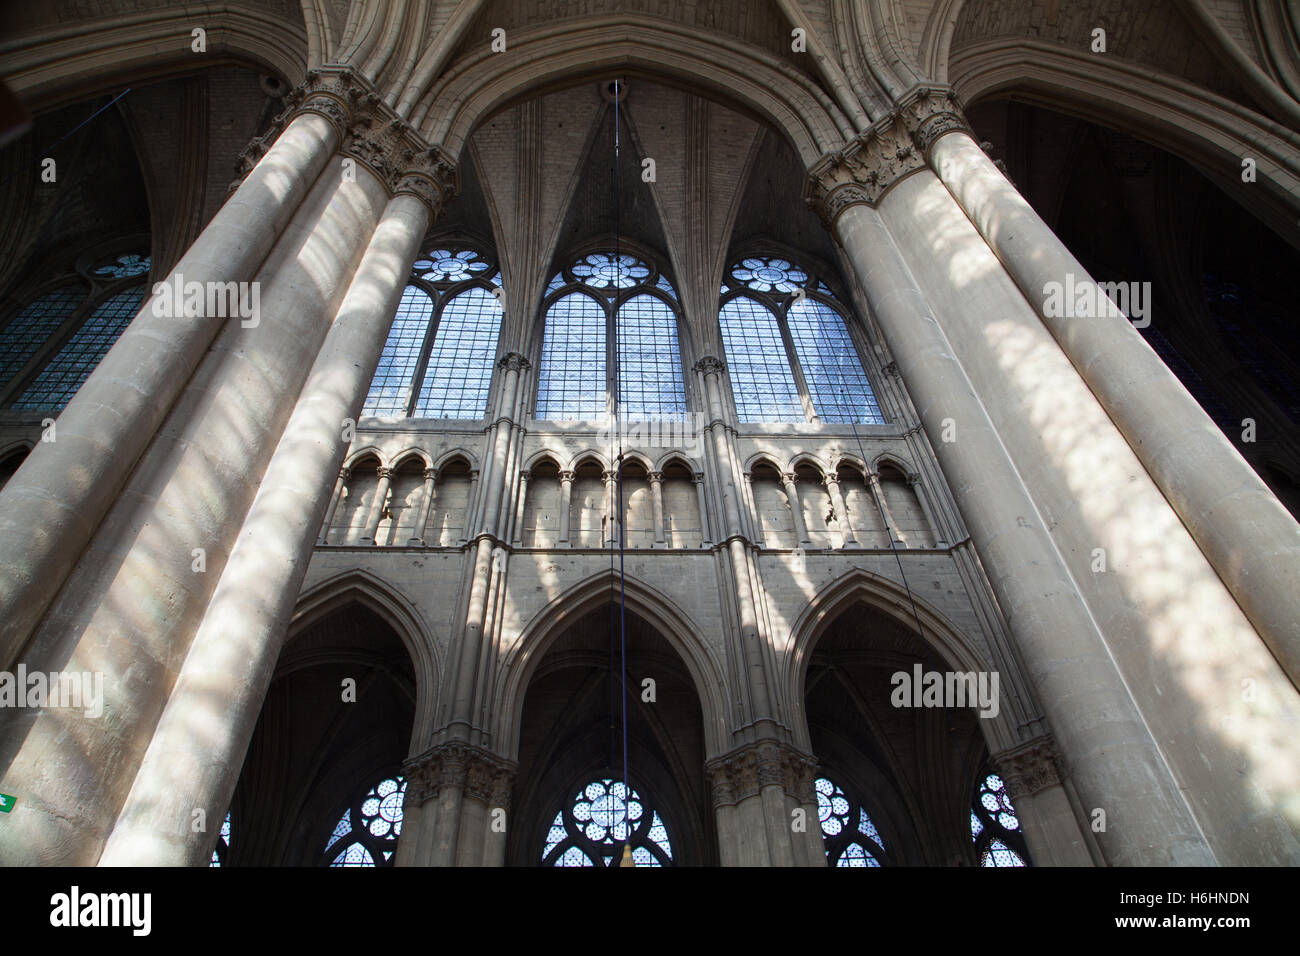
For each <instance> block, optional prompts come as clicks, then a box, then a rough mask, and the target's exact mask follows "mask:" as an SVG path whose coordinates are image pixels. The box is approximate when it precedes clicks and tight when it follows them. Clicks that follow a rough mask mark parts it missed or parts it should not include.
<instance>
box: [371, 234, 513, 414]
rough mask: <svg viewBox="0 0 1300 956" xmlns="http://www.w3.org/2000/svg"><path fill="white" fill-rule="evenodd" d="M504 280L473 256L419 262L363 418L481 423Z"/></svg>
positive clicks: (452, 252) (437, 255)
mask: <svg viewBox="0 0 1300 956" xmlns="http://www.w3.org/2000/svg"><path fill="white" fill-rule="evenodd" d="M500 285H501V277H500V275H499V274H498V273H497V272H495V271H494V269H493V267H492V263H491V262H490V261H489V260H488V259H487V258H485V257H484V256H483V255H482V254H481V253H479V252H478V251H477V250H474V249H454V248H451V247H447V248H440V249H435V250H433V251H432V252H430V253H429V254H428V255H425V256H422V257H421V258H419V259H417V260H416V261H415V264H414V265H413V267H412V276H411V281H410V284H409V285H407V287H406V290H405V292H403V294H402V299H401V302H400V303H399V305H398V307H397V314H396V315H395V316H394V318H393V324H392V327H391V328H390V329H389V333H388V340H387V341H386V342H385V343H384V350H383V352H382V353H381V355H380V358H379V366H378V368H377V369H376V370H375V376H374V378H373V379H372V380H371V383H370V392H369V394H368V395H367V396H366V404H365V407H364V409H363V411H362V414H364V415H374V416H378V417H383V418H405V417H408V416H415V417H419V418H456V419H465V420H472V419H479V418H482V417H483V416H484V415H486V414H487V401H488V392H489V391H490V389H491V386H492V369H493V365H494V359H495V358H496V350H497V338H498V336H499V335H500V332H501V321H502V318H503V317H504V312H503V311H502V307H501V301H500V298H499V295H500Z"/></svg>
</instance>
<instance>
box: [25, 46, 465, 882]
mask: <svg viewBox="0 0 1300 956" xmlns="http://www.w3.org/2000/svg"><path fill="white" fill-rule="evenodd" d="M305 87H306V88H305V90H304V91H302V92H300V93H298V94H295V95H294V96H293V97H291V101H290V102H291V105H292V106H295V108H300V109H303V110H309V111H310V112H311V114H312V117H313V119H310V120H309V121H308V122H309V124H311V123H314V122H315V119H314V117H324V116H328V117H329V122H330V123H332V124H333V126H334V135H332V136H325V137H323V138H322V137H316V138H314V139H313V140H312V141H311V143H310V144H308V145H307V147H306V148H305V149H304V151H303V153H302V154H301V155H299V156H297V159H298V161H299V162H300V163H301V166H300V169H299V170H298V171H297V172H296V173H295V174H292V175H291V174H290V173H289V171H288V170H286V169H284V168H283V165H282V164H280V165H277V164H278V163H280V160H285V159H286V158H287V157H289V156H292V155H293V153H294V150H296V149H297V147H293V144H294V143H295V142H296V137H298V134H297V133H294V132H293V131H294V130H297V129H300V118H301V117H299V116H297V115H296V114H287V115H286V116H285V117H282V118H281V120H280V126H279V127H278V128H284V127H286V126H287V128H286V129H285V131H284V132H283V133H282V134H280V138H285V137H288V143H289V145H290V146H291V147H293V149H291V150H290V151H289V153H287V154H286V153H285V152H284V151H282V150H281V149H280V143H279V139H277V140H276V142H275V145H273V146H271V147H270V149H269V150H268V151H267V152H266V153H265V155H264V156H263V157H262V159H261V161H260V162H258V163H257V164H256V165H255V166H254V167H253V169H252V170H251V172H250V173H249V176H248V179H247V181H246V183H245V185H244V186H241V187H239V190H238V191H237V192H236V194H235V197H236V198H238V197H239V196H240V195H241V194H243V193H244V192H245V191H246V190H247V189H249V188H250V184H255V183H259V182H261V183H263V185H265V184H266V182H267V181H268V177H270V178H271V179H274V178H276V177H279V178H282V179H283V181H284V185H285V188H286V189H287V192H286V193H285V194H284V196H282V197H280V199H278V200H277V199H275V197H272V196H270V195H263V194H261V193H259V190H258V189H252V194H253V195H257V196H260V198H261V200H262V201H263V202H265V203H266V204H267V205H268V207H269V208H271V209H277V208H278V207H279V203H280V202H281V201H284V202H288V201H290V200H292V199H294V197H295V195H296V196H297V199H299V200H301V201H300V202H298V203H296V206H297V208H294V209H292V210H291V221H290V222H289V225H288V226H287V228H283V229H280V228H272V225H271V224H270V223H268V222H266V218H265V216H261V215H258V214H257V213H250V212H249V211H248V210H242V211H240V212H239V215H240V216H243V217H246V218H247V221H248V222H251V223H253V224H254V226H255V228H256V226H257V225H258V224H260V226H261V228H262V229H264V230H266V231H267V232H268V233H269V234H270V235H269V236H268V237H267V238H266V240H265V241H266V243H267V247H268V248H269V256H268V257H267V258H266V261H265V262H264V263H263V264H262V267H261V270H260V271H259V272H258V273H257V274H256V279H255V281H258V282H260V283H261V285H262V295H261V309H262V314H261V316H260V319H259V321H258V322H257V323H255V324H251V325H249V326H247V327H245V326H242V325H241V323H240V322H239V321H238V320H237V319H236V320H229V321H225V322H216V321H214V320H213V319H212V318H208V319H206V320H204V321H205V322H206V323H207V324H208V325H211V326H215V327H216V328H215V329H213V330H212V334H213V335H214V336H215V337H216V342H215V345H213V347H212V350H211V352H210V353H209V354H208V356H207V357H206V358H205V359H204V360H203V361H202V363H201V364H199V367H198V369H197V371H195V373H194V375H193V377H192V379H191V380H190V381H189V383H188V384H187V385H185V386H184V389H183V392H182V393H181V394H180V395H179V398H178V401H177V402H176V406H175V408H174V409H172V411H171V413H170V416H169V417H168V418H167V420H166V422H165V423H164V424H163V427H162V428H161V429H157V430H154V429H151V430H150V431H149V434H148V435H147V436H146V438H147V439H148V445H149V447H148V451H147V452H146V454H145V456H144V458H143V459H142V461H141V463H140V464H139V465H138V466H137V467H136V469H135V472H134V474H133V475H132V478H131V480H130V482H129V483H128V484H127V485H126V487H125V488H124V489H123V490H122V492H121V494H120V495H119V497H118V500H117V502H116V504H114V505H113V508H112V509H111V511H110V512H109V514H108V515H107V516H106V517H105V519H104V521H103V522H102V524H101V526H100V528H99V530H98V531H96V533H95V536H94V539H93V541H92V542H91V547H90V548H89V550H87V552H86V554H85V556H84V557H83V559H82V562H81V564H80V565H79V566H78V568H77V570H76V571H75V572H74V580H70V581H69V584H68V586H67V587H66V588H65V590H64V593H63V594H61V595H60V596H59V598H58V600H57V601H56V603H55V604H54V605H53V607H52V608H51V611H50V614H49V615H48V616H47V621H46V623H45V624H43V625H42V628H41V630H40V631H39V632H38V633H37V634H36V636H35V637H34V639H33V641H32V642H31V644H30V645H29V648H28V651H27V660H28V662H29V666H32V665H37V666H48V664H49V663H52V662H53V660H55V659H57V660H58V661H59V662H60V663H61V664H62V665H63V666H64V667H65V668H71V669H79V670H80V669H84V670H93V671H100V672H103V673H104V674H105V687H106V695H105V696H106V701H105V718H106V719H104V720H100V721H87V720H83V719H80V715H79V714H78V715H75V716H70V715H69V713H68V712H66V711H63V712H60V711H58V710H54V709H51V710H49V711H44V712H40V713H38V714H32V715H23V714H19V715H15V716H16V718H17V720H15V721H13V722H12V723H13V724H18V723H20V722H21V723H24V724H26V725H27V726H16V725H11V726H7V727H6V728H5V731H6V732H5V734H4V739H5V741H6V743H5V747H6V748H7V754H6V757H7V759H6V761H5V765H6V767H7V769H6V771H5V776H4V785H5V787H6V788H13V789H17V790H19V791H20V792H22V793H24V794H29V795H31V796H30V798H29V799H28V801H27V804H26V807H25V809H26V811H27V812H25V813H23V814H18V813H15V814H14V816H13V818H12V821H6V822H7V825H6V827H5V828H4V833H3V835H0V858H3V859H5V860H6V861H8V862H27V863H70V864H82V865H85V864H91V863H94V862H96V860H101V862H104V863H106V864H113V863H118V864H122V863H127V864H178V863H191V864H193V863H197V862H200V861H201V860H202V859H203V858H204V856H205V854H206V853H208V852H210V850H211V847H210V845H209V840H210V837H209V836H206V835H204V834H202V833H198V834H195V833H194V832H193V831H192V829H191V826H190V824H191V820H192V818H193V812H194V811H195V810H198V809H202V810H204V811H205V813H206V816H207V818H208V819H218V820H219V819H220V817H221V814H222V813H224V810H225V807H226V806H227V805H228V803H229V799H230V794H231V792H232V791H233V788H234V785H235V780H236V778H237V775H238V772H239V768H240V766H241V764H242V760H243V756H244V752H245V750H246V748H247V745H248V740H249V737H250V735H251V733H252V728H253V726H254V724H255V722H256V717H257V714H258V712H259V709H260V707H261V704H262V700H263V697H264V695H265V690H266V686H267V684H268V683H269V681H270V677H271V674H272V672H273V669H274V666H275V661H276V660H277V658H278V654H279V647H280V642H281V641H282V640H283V636H284V633H285V627H286V625H287V622H288V618H289V615H290V614H291V612H292V608H293V605H294V602H295V600H296V596H297V593H298V590H299V589H300V587H301V583H302V580H303V575H304V574H305V572H306V566H307V562H308V560H309V558H310V555H311V550H312V547H313V545H314V543H315V541H316V537H317V532H318V530H319V528H320V526H321V522H322V519H323V517H324V515H325V512H326V509H327V508H328V505H329V500H330V493H331V490H332V488H333V485H334V481H333V480H332V479H333V478H334V476H335V475H337V474H338V471H339V467H340V465H341V463H342V458H343V455H344V452H345V448H346V446H345V444H344V442H343V441H342V433H343V424H344V422H345V420H347V419H355V417H356V415H357V414H358V413H359V411H360V407H361V404H362V402H363V401H364V397H365V392H366V388H367V386H368V384H369V381H370V377H371V375H372V374H373V371H374V368H375V365H376V364H377V362H378V358H379V353H380V350H381V349H382V346H383V342H384V340H385V338H386V335H387V326H388V322H387V320H388V317H389V316H390V315H391V314H392V312H393V310H394V309H395V308H396V303H397V300H398V298H399V297H400V295H401V291H402V288H403V286H404V281H405V276H406V274H407V272H408V270H409V268H410V263H411V262H412V261H413V260H414V257H415V253H416V251H417V248H418V244H419V242H420V240H421V238H422V237H423V235H424V233H425V232H426V230H427V227H428V223H429V222H430V220H431V218H432V217H433V216H435V215H437V213H438V211H439V210H440V209H441V207H442V204H443V202H444V201H445V200H446V198H447V197H449V196H450V195H451V194H452V193H454V191H455V189H456V181H455V172H454V169H453V168H452V167H451V165H450V164H449V163H447V162H446V161H445V159H444V158H443V156H442V155H441V153H440V151H438V150H437V149H436V148H431V147H429V146H428V145H427V144H425V143H423V142H422V141H420V140H419V137H418V136H416V135H415V134H414V132H413V131H412V130H411V129H410V127H407V126H405V125H404V124H401V123H396V122H393V118H392V117H391V116H388V115H383V116H382V121H380V120H379V115H380V114H384V110H385V107H383V106H382V104H381V103H377V102H376V101H375V99H374V98H373V97H371V96H370V95H369V93H368V91H367V90H366V88H365V85H364V83H363V82H362V81H360V80H357V79H356V78H355V77H354V76H353V75H352V74H351V73H350V71H348V70H346V69H336V70H330V71H322V72H314V73H312V74H310V75H309V77H308V80H307V83H306V84H305ZM291 134H292V135H291ZM298 145H299V146H303V144H301V143H299V144H298ZM336 148H341V149H342V152H343V155H342V156H340V155H338V154H337V153H336V152H335V150H336ZM322 153H323V155H321V154H322ZM276 157H280V160H277V159H276ZM345 159H346V160H348V161H350V162H351V163H353V164H355V165H349V164H348V163H345ZM268 164H269V167H270V168H269V170H268V171H267V172H265V173H264V172H263V167H264V166H267V165H268ZM313 171H314V172H313ZM309 174H310V177H311V179H312V180H314V182H308V183H307V185H309V186H310V191H309V192H306V193H305V195H304V194H303V193H301V192H297V191H296V187H294V188H290V187H292V183H293V182H296V181H297V176H299V175H301V176H304V177H306V176H308V175H309ZM273 200H274V201H273ZM232 201H233V200H232ZM230 208H231V207H230V206H229V205H228V206H227V207H226V209H223V212H222V213H221V214H219V216H218V218H217V219H216V220H214V223H213V225H214V226H215V225H216V224H217V223H219V222H220V221H221V220H222V217H223V216H224V215H225V213H226V210H227V209H230ZM212 228H213V227H212V226H210V227H209V230H208V232H211V231H212ZM208 232H205V234H204V235H205V236H207V235H208ZM217 238H219V237H217ZM261 241H263V238H262V237H261V236H258V237H257V238H256V240H255V242H261ZM205 243H206V246H213V244H214V243H216V239H215V238H214V239H210V240H205V239H204V238H202V237H201V238H200V240H199V242H197V243H196V245H195V249H200V248H201V247H205ZM216 244H217V245H219V243H216ZM193 251H194V250H191V253H192V252H193ZM244 254H245V253H244V252H243V251H240V252H239V254H238V255H235V253H234V252H232V253H231V258H232V259H239V258H240V257H242V256H243V255H244ZM189 256H190V253H187V257H186V258H188V257H189ZM186 258H183V259H182V266H183V265H184V263H185V261H186ZM227 267H228V264H227ZM180 269H181V267H178V271H179V270H180ZM185 271H186V273H187V274H186V280H187V281H188V280H189V279H191V278H196V277H197V275H200V274H202V273H196V274H190V273H189V272H188V269H186V270H185ZM221 278H222V279H228V278H231V277H230V275H229V274H225V275H222V276H221ZM176 322H177V326H176V329H177V331H172V330H168V337H170V336H172V335H174V334H179V330H180V328H181V327H184V326H187V322H188V320H180V319H177V320H176ZM147 326H148V323H147V322H146V323H133V325H132V327H131V329H132V330H136V331H139V330H140V329H141V328H147ZM129 334H130V332H128V335H129ZM125 338H126V336H124V339H125ZM173 361H175V362H176V363H178V365H179V366H180V367H182V368H183V366H184V364H185V360H184V359H182V358H175V357H174V358H173ZM254 363H256V367H255V368H254ZM166 365H167V363H166V362H160V361H159V358H158V354H157V349H156V348H155V350H154V352H153V354H152V355H151V356H150V361H149V367H150V368H161V367H165V366H166ZM100 369H101V371H102V370H103V369H104V366H102V365H101V367H100ZM176 371H177V370H176V369H172V370H170V371H168V372H167V373H166V375H170V374H174V373H176ZM96 374H99V373H96ZM166 375H164V376H163V377H166ZM144 377H145V378H148V375H145V376H144ZM187 377H188V376H187ZM129 378H130V377H129V376H124V380H125V379H129ZM139 380H140V376H137V377H136V379H135V382H134V383H133V384H134V385H136V386H137V387H138V383H139ZM165 393H166V389H163V390H162V394H163V400H165ZM83 394H84V392H83ZM109 407H113V406H112V403H110V405H109ZM136 424H140V422H139V421H138V420H137V422H136ZM232 426H237V427H232ZM74 538H75V536H74ZM195 549H201V553H202V554H203V555H204V557H205V561H204V562H202V563H200V562H197V561H195V560H194V558H193V557H192V552H193V551H194V550H195ZM127 594H129V595H130V597H129V598H127V597H126V595H127ZM169 674H175V675H178V676H176V677H175V678H174V680H173V679H172V678H171V677H169V676H168V675H169ZM36 717H40V718H42V719H40V720H35V718H36ZM0 719H4V720H5V721H6V723H10V720H9V715H4V717H0ZM73 740H75V741H76V743H75V745H73V744H72V743H71V741H73ZM72 752H75V753H76V758H75V759H62V758H60V759H56V760H54V761H53V762H51V754H65V753H67V754H71V753H72ZM110 834H111V836H110ZM106 844H107V846H106ZM101 851H102V857H101Z"/></svg>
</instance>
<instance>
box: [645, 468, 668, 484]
mask: <svg viewBox="0 0 1300 956" xmlns="http://www.w3.org/2000/svg"><path fill="white" fill-rule="evenodd" d="M646 478H648V479H649V481H650V483H651V484H652V485H657V484H659V482H661V481H663V480H664V473H663V472H662V471H652V472H649V473H648V474H647V475H646Z"/></svg>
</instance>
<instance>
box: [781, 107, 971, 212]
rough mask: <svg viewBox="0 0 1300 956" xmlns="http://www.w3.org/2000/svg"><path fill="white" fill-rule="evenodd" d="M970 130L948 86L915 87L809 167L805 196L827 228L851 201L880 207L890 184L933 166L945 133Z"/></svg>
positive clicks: (851, 204)
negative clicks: (933, 155) (935, 151)
mask: <svg viewBox="0 0 1300 956" xmlns="http://www.w3.org/2000/svg"><path fill="white" fill-rule="evenodd" d="M957 130H963V131H967V132H969V130H970V127H969V126H968V125H967V123H966V119H965V116H964V115H963V114H962V111H961V107H960V106H959V105H958V103H957V100H956V98H955V97H954V95H953V93H952V91H951V90H950V89H948V88H946V87H938V86H924V85H923V86H917V87H913V88H912V89H911V90H910V91H908V93H907V94H906V95H905V96H904V97H903V98H902V99H901V100H899V102H898V105H897V106H896V107H895V108H894V109H893V110H892V111H891V112H890V113H889V115H888V116H885V117H882V118H881V119H880V120H879V121H877V122H876V123H874V124H873V125H872V127H871V128H870V129H868V130H866V131H865V132H863V133H859V134H858V135H857V136H855V137H854V138H853V139H851V140H849V141H848V142H847V143H846V144H845V145H844V147H843V148H841V149H839V150H837V151H835V152H833V153H827V154H826V155H825V156H823V157H822V158H821V159H819V160H818V161H817V162H816V163H814V164H813V166H812V168H811V169H810V170H809V171H808V180H807V182H806V184H805V185H804V201H805V202H807V203H808V204H809V205H810V206H812V207H813V209H815V210H816V212H817V214H818V215H819V216H820V217H821V219H822V222H824V223H825V224H826V226H827V228H830V227H831V226H833V225H834V223H835V220H836V218H837V217H838V216H839V214H840V213H842V212H843V211H844V210H845V209H847V208H848V207H849V206H854V205H858V204H864V205H867V206H872V207H874V206H876V205H877V204H878V203H879V202H880V200H881V199H882V198H883V197H884V195H885V193H887V192H888V191H889V190H890V188H892V187H893V186H894V185H895V184H897V183H899V182H901V181H902V180H903V179H905V178H907V177H908V176H910V175H911V174H912V173H915V172H918V171H920V170H922V169H926V168H928V161H929V156H930V150H931V149H932V148H933V146H934V144H935V142H936V141H937V140H938V139H939V137H941V136H943V135H944V134H946V133H951V132H954V131H957Z"/></svg>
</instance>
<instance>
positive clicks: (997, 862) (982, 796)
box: [970, 773, 1029, 866]
mask: <svg viewBox="0 0 1300 956" xmlns="http://www.w3.org/2000/svg"><path fill="white" fill-rule="evenodd" d="M970 830H971V840H972V841H973V842H974V843H975V854H976V856H977V857H978V858H979V864H980V866H1028V865H1029V862H1028V861H1029V852H1028V850H1027V848H1026V846H1025V839H1024V834H1023V833H1022V832H1021V829H1020V819H1019V818H1018V817H1017V816H1016V811H1015V808H1014V807H1012V805H1011V796H1010V795H1009V794H1008V793H1007V786H1006V783H1004V782H1003V780H1002V778H1001V777H999V776H998V775H997V774H995V773H988V774H985V775H984V777H983V778H982V779H981V780H980V782H979V784H978V786H977V787H976V792H975V804H974V806H973V807H972V808H971V814H970Z"/></svg>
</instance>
